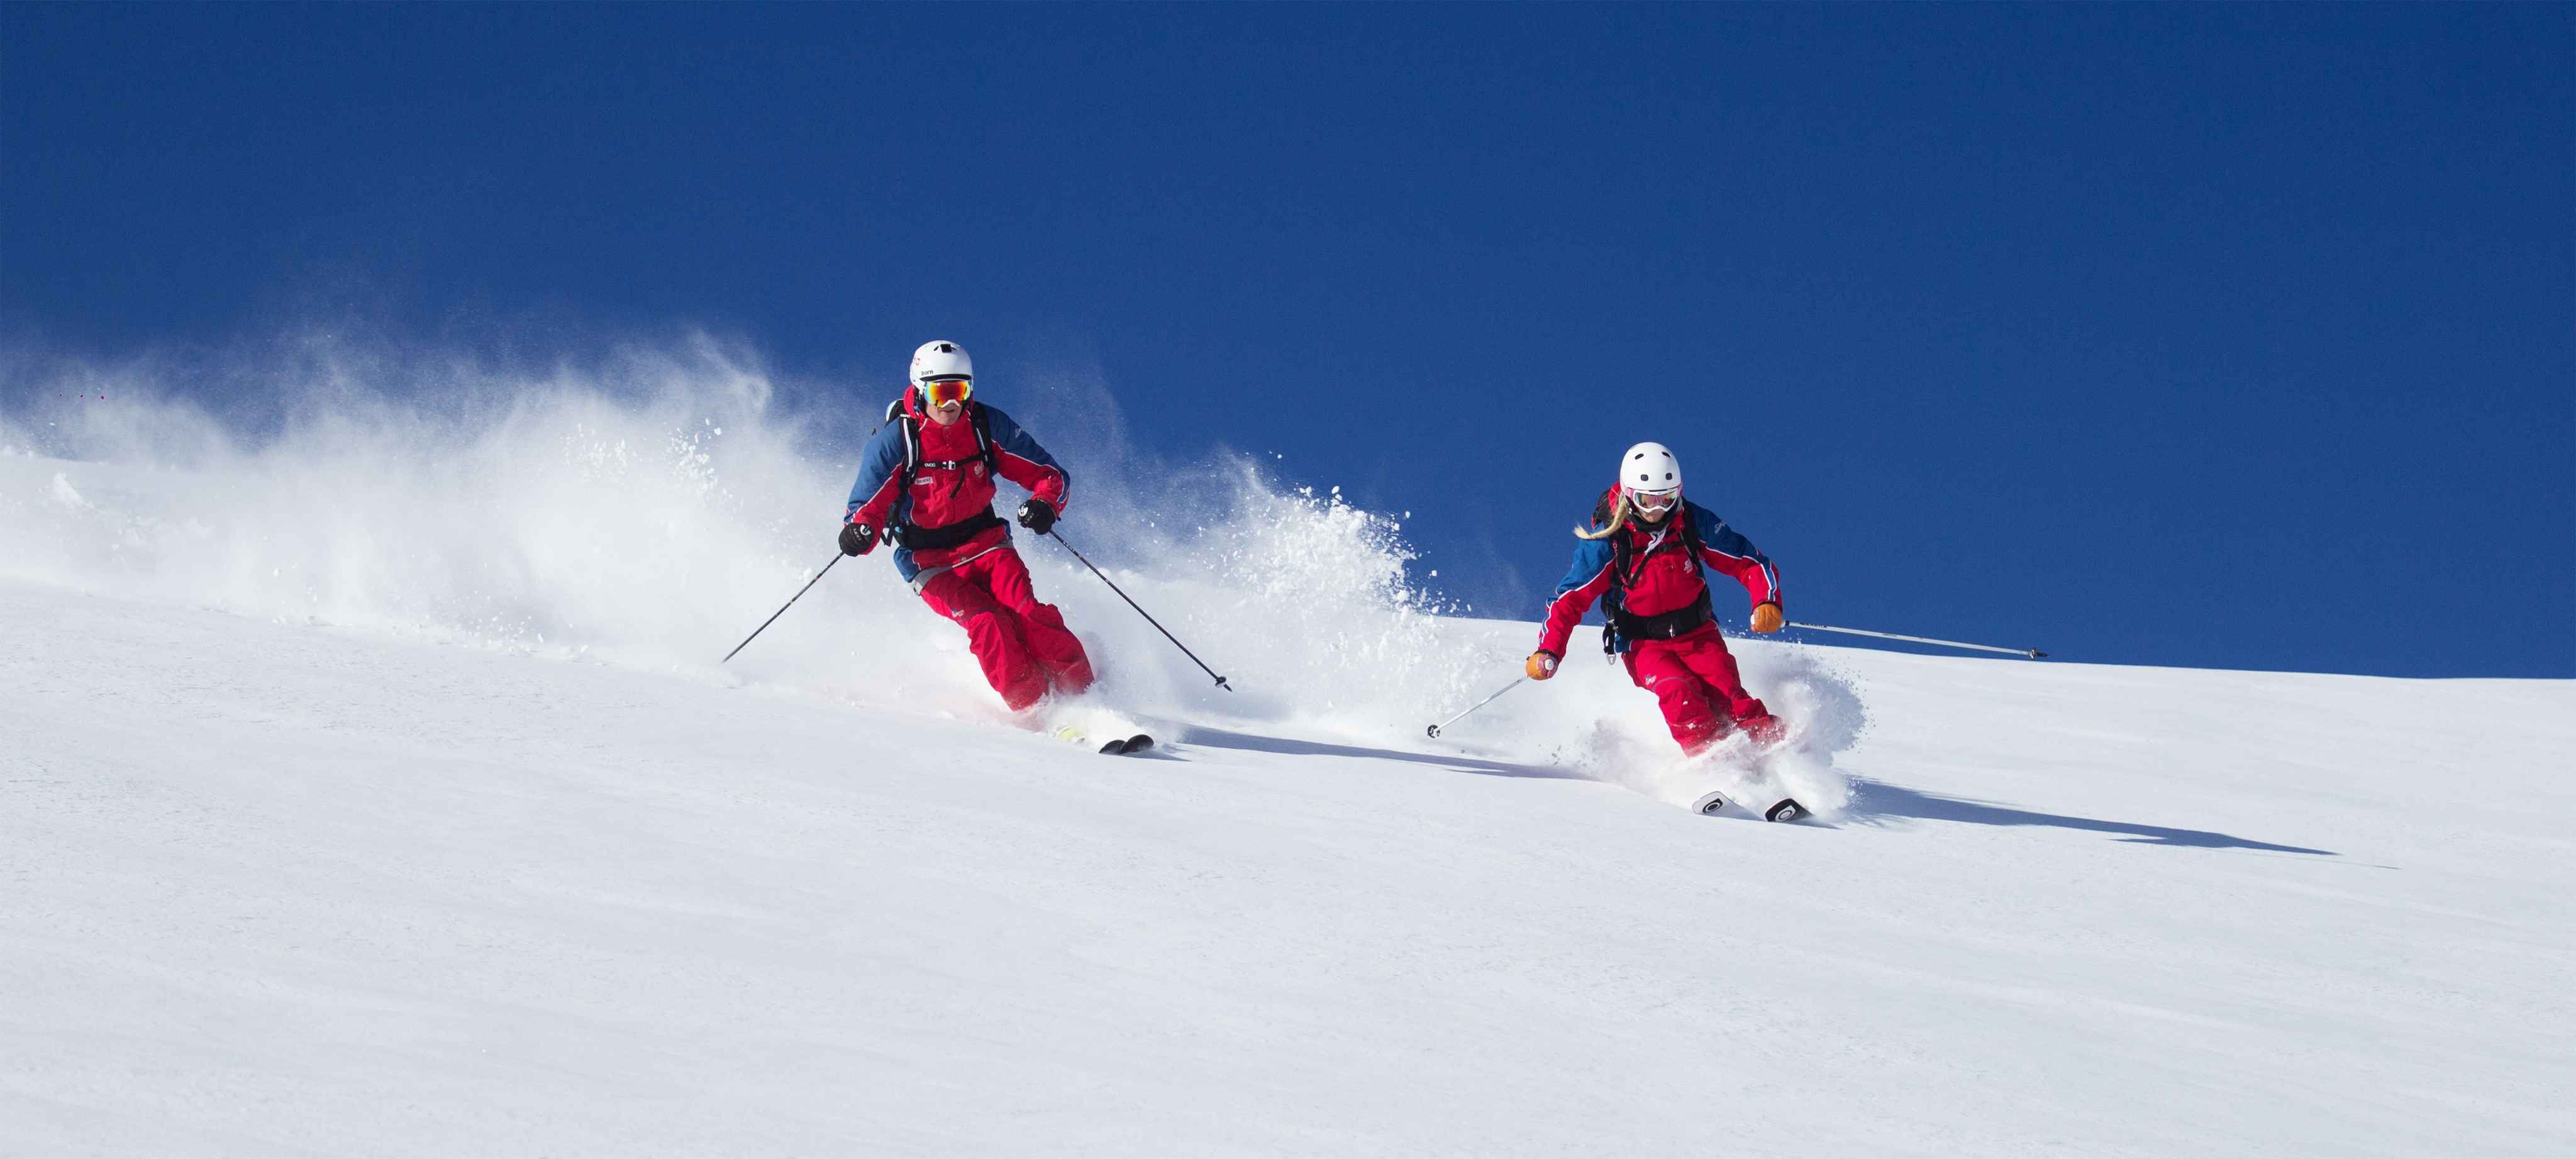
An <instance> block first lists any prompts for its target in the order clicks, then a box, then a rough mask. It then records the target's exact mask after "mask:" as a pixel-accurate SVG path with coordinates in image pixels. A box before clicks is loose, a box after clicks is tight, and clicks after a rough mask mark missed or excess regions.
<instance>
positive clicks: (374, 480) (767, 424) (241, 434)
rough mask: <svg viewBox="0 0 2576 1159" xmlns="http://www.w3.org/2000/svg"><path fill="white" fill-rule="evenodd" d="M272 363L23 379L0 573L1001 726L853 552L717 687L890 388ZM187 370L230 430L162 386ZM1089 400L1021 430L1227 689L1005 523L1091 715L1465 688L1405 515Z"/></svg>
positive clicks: (3, 418) (667, 349)
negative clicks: (1361, 505) (1405, 534)
mask: <svg viewBox="0 0 2576 1159" xmlns="http://www.w3.org/2000/svg"><path fill="white" fill-rule="evenodd" d="M285 349H286V351H287V352H286V353H284V354H281V355H279V356H277V357H276V358H275V359H274V360H272V361H270V362H267V363H265V364H263V365H262V366H261V367H259V368H257V369H254V370H248V371H241V370H234V371H226V372H224V373H223V374H222V375H221V376H220V377H221V378H222V379H223V382H222V385H221V388H220V390H218V391H214V392H206V391H204V390H203V387H202V386H201V384H200V383H201V380H200V378H199V376H198V375H197V374H196V373H194V372H190V373H187V374H182V373H180V372H177V371H174V370H172V369H170V368H168V367H162V366H154V365H151V364H148V363H137V364H133V365H130V366H126V367H119V368H105V367H100V366H96V365H57V366H52V367H46V368H43V369H41V370H31V369H30V368H29V367H28V361H29V360H27V359H25V358H23V357H21V358H16V359H13V360H11V361H10V362H9V363H8V364H7V365H8V370H7V381H6V383H5V395H0V399H5V408H0V452H4V453H5V454H4V455H0V545H5V550H0V575H5V576H8V577H12V578H18V579H25V580H35V581H40V582H45V583H51V584H56V585H63V586H70V587H76V588H82V589H87V590H96V591H101V592H106V593H113V594H117V595H122V596H139V597H146V598H157V599H162V600H168V601H176V602H181V603H187V604H193V605H201V606H211V607H217V608H222V609H226V610H230V611H235V612H239V613H244V614H250V615H258V616H264V617H270V618H276V619H282V620H290V621H295V622H306V623H312V624H316V625H328V626H335V627H350V628H362V629H367V630H372V631H381V632H391V633H397V634H403V635H409V636H414V637H422V638H429V639H434V640H441V641H448V642H455V643H464V644H472V645H477V646H487V647H503V648H513V649H524V650H529V651H533V652H539V653H543V654H548V655H555V656H581V657H584V658H593V659H601V660H607V661H610V662H616V663H621V664H628V665H635V666H642V667H648V668H657V669H664V670H679V671H682V672H685V673H689V674H691V675H693V676H694V677H696V678H702V679H725V680H742V681H747V682H750V683H754V684H759V685H764V686H771V687H783V688H788V689H794V690H800V691H804V692H810V693H820V694H822V695H826V696H834V697H839V698H844V699H849V700H853V701H858V702H864V703H872V704H883V705H897V704H899V705H903V706H907V707H912V708H915V709H917V710H923V711H930V712H935V713H950V714H959V715H998V714H999V708H998V706H997V705H995V704H993V703H991V701H992V698H991V695H990V693H989V691H988V690H986V689H985V688H984V685H983V681H982V678H981V675H980V673H979V671H978V670H977V668H976V667H975V665H974V663H973V659H972V657H971V656H970V655H969V654H967V652H966V650H965V647H964V640H963V637H962V636H961V635H960V634H959V633H957V632H956V631H955V630H954V629H953V628H951V627H949V626H948V625H946V624H945V623H943V622H941V621H940V620H939V619H938V618H937V617H935V616H934V615H933V614H932V613H930V612H929V611H928V610H927V609H925V608H924V607H922V606H921V604H920V603H919V601H918V600H916V599H915V598H914V597H913V596H912V594H911V592H910V591H909V590H908V589H906V588H905V587H904V585H903V584H902V583H901V582H899V581H898V580H897V578H896V577H895V576H894V574H893V569H892V568H891V567H890V566H889V564H888V563H887V562H886V558H885V557H884V556H883V555H877V556H872V557H869V558H865V559H858V560H846V561H841V562H839V563H838V564H837V565H836V566H835V571H834V574H832V575H831V576H829V577H828V578H827V579H826V580H825V581H824V582H823V583H822V584H819V585H817V587H816V588H815V590H814V591H813V592H811V593H810V594H808V595H807V596H806V597H805V598H804V599H802V600H801V601H800V602H799V603H798V604H797V606H796V608H795V610H794V611H793V612H791V613H790V614H789V615H788V616H787V617H784V618H782V619H781V620H780V621H779V623H778V624H777V625H776V626H775V627H773V628H772V629H770V631H768V632H767V633H765V634H764V635H763V636H762V637H761V638H760V640H759V642H758V643H757V644H755V645H754V646H753V647H752V648H751V649H749V650H747V651H746V652H745V653H744V654H743V656H742V657H741V658H739V659H738V660H736V661H735V662H734V663H733V664H732V665H730V666H727V668H725V669H721V670H719V669H718V668H717V667H716V666H715V661H716V659H717V658H718V657H720V656H722V655H724V653H725V651H726V650H727V649H728V648H730V647H732V646H733V644H734V643H735V642H737V641H739V640H740V639H741V638H742V637H743V635H744V634H745V633H748V632H749V631H750V630H751V629H752V628H753V627H754V626H756V625H758V624H759V623H760V621H761V619H762V618H763V617H765V616H767V615H768V614H769V613H770V612H771V611H773V610H775V609H776V608H777V607H778V605H779V604H780V603H781V602H782V601H784V600H785V599H786V598H787V597H788V596H789V595H791V594H793V593H794V592H795V591H796V589H797V587H798V586H799V585H801V584H802V583H803V582H804V580H805V579H806V578H808V577H809V576H810V575H811V574H812V572H813V569H815V568H817V567H820V566H822V565H824V564H825V563H827V562H830V561H833V560H834V559H835V558H836V557H835V555H834V550H833V544H832V533H833V528H834V525H835V523H836V522H837V521H838V519H839V518H840V514H841V511H842V507H843V503H844V499H845V497H846V496H847V494H848V491H849V486H850V480H851V478H852V477H853V476H854V475H855V474H856V471H857V464H858V457H859V450H860V446H861V443H862V442H863V440H864V438H865V436H866V435H867V433H868V432H870V431H872V430H873V429H874V428H875V426H876V419H877V416H878V415H879V414H880V413H881V412H882V407H883V405H884V399H885V396H886V394H887V393H888V392H886V391H885V390H883V389H866V388H859V389H850V388H841V387H829V388H810V389H803V390H797V391H782V390H780V389H779V384H778V383H776V382H774V381H773V378H772V376H771V375H770V373H769V372H768V371H767V370H766V369H764V368H763V366H762V365H761V363H760V362H759V360H758V359H757V358H756V357H754V356H752V355H750V354H749V353H747V352H745V351H743V350H741V349H739V348H736V347H732V346H728V345H726V344H724V343H722V342H718V341H715V340H713V339H708V338H703V337H692V338H687V339H684V340H681V341H677V342H672V343H665V344H660V345H643V346H630V347H625V348H618V349H611V350H607V351H605V352H602V353H599V354H597V355H596V356H594V357H590V358H588V359H586V360H583V361H578V362H571V361H567V362H559V363H555V364H552V365H549V366H546V367H544V368H542V369H538V370H530V369H526V368H523V367H503V366H495V365H493V364H492V363H491V362H489V361H487V360H479V359H476V358H473V357H469V356H465V355H459V354H453V353H447V352H428V353H423V352H418V351H402V350H395V351H390V352H389V351H387V350H384V349H372V350H370V349H354V348H352V347H351V346H350V345H347V344H339V343H332V342H324V341H316V342H308V343H290V344H286V345H285ZM996 377H997V378H999V377H1000V376H996ZM183 381H184V382H186V383H187V384H188V387H189V389H191V390H192V391H196V392H199V393H219V394H221V395H224V396H225V397H226V398H228V399H229V400H230V403H229V405H230V406H231V409H230V410H228V411H224V412H223V413H217V412H216V411H214V410H210V409H209V408H208V407H207V406H206V405H203V404H201V403H199V402H196V401H192V400H191V399H188V398H182V397H180V396H179V395H178V394H177V390H178V388H179V387H180V385H181V383H182V382H183ZM874 385H875V384H871V386H874ZM995 385H996V386H997V387H1001V388H1003V389H999V390H996V391H995V393H996V394H997V395H1004V396H1006V397H1003V398H997V399H996V401H997V402H998V403H1000V404H1001V405H1004V406H1006V407H1008V406H1010V405H1011V403H1012V402H1013V401H1015V400H1012V399H1010V398H1008V397H1007V394H1008V389H1007V387H1008V384H1007V383H1005V382H997V383H996V384H995ZM790 394H793V395H795V396H797V397H798V398H799V399H800V400H801V407H802V409H801V410H800V409H799V406H798V405H790V404H788V403H786V402H783V401H782V398H783V397H784V396H786V395H790ZM817 398H820V399H822V400H823V401H821V402H819V403H818V402H816V401H815V400H816V399H817ZM1082 401H1084V402H1085V403H1086V405H1085V406H1084V407H1083V409H1084V410H1085V411H1086V412H1087V414H1088V415H1089V417H1090V419H1091V420H1092V421H1090V422H1087V423H1085V422H1071V421H1068V422H1066V423H1065V424H1063V426H1064V429H1063V430H1061V431H1059V430H1057V429H1054V428H1051V427H1050V426H1047V425H1045V424H1044V423H1043V422H1038V421H1033V422H1032V426H1033V429H1035V431H1036V433H1037V434H1038V435H1039V437H1040V438H1042V439H1044V440H1046V441H1047V442H1048V443H1049V446H1050V448H1051V449H1052V450H1054V451H1055V452H1056V453H1057V455H1058V456H1059V457H1060V458H1062V459H1064V460H1065V461H1066V462H1067V464H1068V465H1069V466H1070V467H1071V469H1072V470H1073V471H1074V472H1075V474H1076V477H1077V480H1078V486H1079V488H1080V491H1079V493H1078V494H1077V498H1076V503H1075V506H1074V509H1073V511H1072V513H1071V515H1070V517H1069V518H1068V519H1067V520H1066V521H1065V523H1064V525H1063V528H1062V531H1063V534H1064V536H1065V538H1066V540H1067V541H1069V542H1071V543H1073V544H1074V545H1075V546H1077V547H1080V548H1081V549H1083V551H1084V552H1085V554H1086V555H1088V556H1089V557H1090V558H1091V559H1092V561H1093V562H1094V563H1097V564H1099V565H1100V566H1101V567H1102V568H1103V569H1104V570H1105V571H1107V572H1108V573H1109V574H1110V575H1111V576H1112V577H1113V578H1115V579H1116V580H1117V581H1118V582H1119V584H1120V585H1121V586H1122V587H1125V588H1126V589H1127V590H1128V591H1129V593H1130V594H1131V595H1133V596H1134V597H1135V598H1136V599H1137V600H1139V601H1140V602H1142V603H1143V604H1144V605H1145V606H1146V608H1147V609H1148V610H1150V611H1152V612H1153V613H1154V615H1155V616H1156V617H1157V618H1158V619H1160V620H1161V621H1162V622H1163V623H1164V624H1165V625H1166V626H1167V627H1169V628H1170V629H1171V630H1172V631H1173V632H1174V633H1175V634H1177V635H1179V636H1180V637H1181V638H1182V639H1183V640H1184V641H1185V642H1187V643H1188V644H1189V645H1190V646H1191V647H1192V649H1193V650H1195V651H1196V652H1198V654H1199V655H1200V656H1202V657H1204V658H1206V659H1207V660H1208V662H1209V663H1211V664H1212V665H1215V666H1217V668H1218V670H1219V671H1220V672H1223V673H1225V674H1226V675H1229V676H1231V677H1233V679H1234V684H1235V687H1236V688H1237V689H1239V690H1240V692H1239V693H1237V694H1234V695H1231V696H1229V695H1228V694H1226V693H1224V692H1221V691H1217V690H1215V689H1214V687H1213V685H1212V683H1211V682H1210V681H1209V680H1208V679H1207V678H1206V677H1205V676H1203V675H1202V674H1200V673H1199V672H1198V670H1197V669H1196V668H1195V667H1194V666H1192V665H1191V664H1190V663H1189V661H1188V660H1187V659H1186V658H1184V657H1183V656H1181V655H1180V654H1179V652H1177V651H1176V650H1174V649H1173V648H1172V646H1171V645H1170V644H1169V643H1167V642H1165V641H1164V640H1163V639H1162V638H1161V637H1160V636H1159V635H1157V634H1156V633H1155V632H1154V630H1153V629H1152V628H1151V627H1150V626H1149V625H1147V624H1146V623H1145V622H1144V621H1143V620H1142V619H1140V618H1139V617H1138V616H1137V615H1136V613H1135V612H1134V611H1132V610H1130V609H1129V608H1128V607H1127V606H1126V605H1125V604H1123V603H1122V602H1120V601H1119V600H1118V598H1117V596H1116V595H1114V594H1113V593H1111V592H1110V591H1109V590H1108V589H1107V588H1106V587H1105V586H1103V585H1102V584H1101V583H1100V581H1099V580H1098V579H1095V578H1093V577H1092V576H1091V575H1090V574H1089V573H1088V572H1087V571H1085V570H1084V569H1083V568H1082V567H1081V565H1080V564H1078V563H1076V562H1075V561H1074V560H1073V559H1072V557H1071V556H1070V555H1069V554H1068V553H1067V552H1065V551H1064V550H1063V549H1062V548H1060V547H1058V546H1057V545H1055V544H1053V543H1051V542H1047V541H1044V540H1034V541H1033V540H1031V539H1030V537H1028V536H1026V535H1025V534H1022V536H1021V537H1020V538H1021V541H1022V542H1021V544H1020V546H1021V550H1022V553H1023V554H1024V555H1025V556H1026V557H1027V558H1028V560H1029V563H1030V565H1031V567H1032V569H1033V571H1035V572H1036V574H1037V583H1038V588H1039V592H1040V594H1041V597H1042V598H1045V599H1048V600H1050V601H1052V602H1055V603H1057V604H1059V605H1060V606H1062V607H1063V608H1064V610H1065V612H1066V614H1067V616H1068V618H1069V619H1070V621H1071V622H1072V623H1073V625H1074V626H1075V627H1076V629H1077V630H1078V631H1079V632H1081V633H1082V634H1083V635H1084V636H1086V637H1087V638H1089V639H1090V641H1091V643H1092V646H1093V649H1094V651H1095V652H1096V653H1097V654H1098V655H1099V660H1100V667H1101V669H1102V671H1103V673H1104V675H1105V677H1106V682H1105V685H1104V689H1103V694H1104V695H1105V696H1107V697H1108V698H1110V699H1112V700H1113V701H1116V702H1118V703H1119V706H1120V707H1122V708H1124V709H1127V710H1129V711H1131V712H1135V713H1139V714H1145V715H1153V714H1191V715H1198V714H1201V713H1203V712H1222V713H1225V714H1227V715H1228V716H1229V717H1231V718H1234V719H1241V720H1265V719H1277V718H1286V717H1293V716H1299V715H1305V714H1315V715H1330V716H1335V717H1341V718H1345V722H1346V723H1347V721H1348V719H1350V718H1357V719H1361V720H1367V719H1381V720H1385V721H1390V722H1399V723H1400V722H1404V721H1410V720H1412V719H1413V718H1415V717H1417V716H1419V715H1420V714H1421V713H1422V712H1424V711H1428V709H1429V707H1430V706H1434V705H1437V704H1438V703H1441V702H1443V701H1445V700H1446V699H1448V698H1450V697H1451V696H1452V695H1453V694H1454V692H1455V690H1456V688H1457V687H1459V686H1460V685H1459V682H1460V681H1461V680H1462V679H1463V676H1464V674H1465V672H1466V670H1467V668H1466V665H1464V664H1463V663H1461V662H1457V661H1454V660H1451V659H1450V658H1447V657H1444V656H1442V655H1441V654H1440V652H1439V650H1438V649H1436V648H1434V647H1432V646H1431V644H1430V636H1429V634H1428V632H1429V628H1430V617H1431V616H1432V614H1433V613H1434V611H1435V610H1436V604H1437V601H1436V600H1435V599H1434V598H1433V597H1432V596H1430V595H1428V594H1425V593H1424V592H1422V591H1420V590H1418V589H1417V588H1416V587H1415V586H1414V585H1413V584H1412V583H1411V581H1410V580H1409V579H1408V577H1407V574H1406V565H1407V563H1408V562H1409V561H1410V560H1411V559H1412V553H1411V552H1410V550H1409V549H1407V548H1406V547H1405V546H1404V544H1403V541H1402V539H1401V538H1400V534H1399V530H1400V529H1399V523H1398V521H1397V520H1394V519H1390V518H1386V517H1383V516H1379V515H1375V514H1371V513H1368V512H1363V511H1360V510H1358V509H1356V508H1353V507H1351V506H1350V505H1348V504H1346V503H1344V502H1342V501H1341V500H1340V498H1339V496H1338V495H1337V494H1335V493H1333V492H1331V491H1329V490H1327V491H1325V492H1324V493H1321V494H1318V493H1315V492H1313V491H1311V490H1300V489H1295V488H1290V487H1287V486H1284V485H1282V484H1280V483H1279V482H1277V481H1276V480H1274V479H1272V478H1270V477H1268V476H1267V475H1265V474H1264V473H1263V472H1262V471H1261V470H1259V469H1257V468H1256V467H1254V466H1253V465H1252V463H1251V461H1250V460H1249V459H1248V458H1246V457H1244V456H1241V455H1236V454H1232V453H1219V454H1218V455H1216V456H1215V457H1214V458H1212V459H1211V460H1209V461H1206V462H1202V463H1198V464H1191V465H1187V466H1186V467H1173V466H1169V465H1165V464H1162V463H1160V462H1158V461H1156V460H1154V459H1153V458H1152V457H1151V456H1148V455H1144V454H1141V453H1139V452H1137V451H1136V450H1135V449H1133V448H1132V447H1130V446H1127V445H1126V444H1125V441H1124V439H1123V434H1122V432H1121V430H1120V427H1119V424H1118V421H1117V416H1116V413H1115V409H1114V405H1112V404H1110V403H1109V402H1108V400H1107V398H1106V396H1105V392H1095V397H1092V398H1089V399H1087V400H1082ZM1032 402H1033V403H1035V404H1036V405H1035V406H1034V407H1033V409H1034V411H1035V412H1036V413H1037V414H1039V415H1043V414H1044V413H1045V412H1046V411H1047V410H1048V409H1049V408H1048V406H1047V405H1046V404H1045V403H1044V402H1043V401H1040V400H1032ZM1055 409H1059V410H1060V409H1063V408H1062V407H1061V406H1057V407H1056V408H1055ZM1023 413H1024V414H1026V413H1029V412H1023ZM853 416H857V417H856V418H855V419H854V418H853ZM1017 499H1018V496H1017V495H1016V494H1011V495H1007V496H1005V498H1004V501H1003V502H1004V505H1005V506H1004V510H1006V511H1007V510H1008V509H1009V506H1008V505H1009V504H1013V503H1016V502H1017ZM1416 727H1417V728H1418V726H1416Z"/></svg>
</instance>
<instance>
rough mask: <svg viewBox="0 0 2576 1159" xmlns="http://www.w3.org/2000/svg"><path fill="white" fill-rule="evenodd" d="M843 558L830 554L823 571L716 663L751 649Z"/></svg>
mask: <svg viewBox="0 0 2576 1159" xmlns="http://www.w3.org/2000/svg"><path fill="white" fill-rule="evenodd" d="M843 558H844V557H843V556H842V555H841V553H839V552H834V553H832V559H831V561H830V562H829V563H825V564H824V565H823V571H818V572H815V573H814V578H812V579H809V580H807V581H805V586H804V587H801V588H798V589H796V594H795V595H792V596H789V597H787V602H786V603H783V604H780V605H778V610H777V611H774V612H771V613H769V618H768V619H766V620H762V621H761V622H760V626H759V627H757V628H753V629H752V630H751V634H750V635H748V636H745V637H743V638H742V643H739V644H736V645H734V646H733V651H731V652H727V653H725V658H724V659H723V660H718V661H716V663H718V664H723V663H726V662H727V661H730V660H732V659H733V658H734V657H735V656H737V655H740V654H741V653H742V650H743V649H745V648H748V647H751V642H752V641H754V640H757V639H759V638H760V634H761V633H762V632H766V631H768V630H769V626H770V625H771V624H775V623H777V622H778V617H780V616H784V615H786V614H787V609H789V608H792V607H795V606H796V601H798V600H801V599H804V598H805V593H807V592H810V591H813V590H814V585H815V584H819V583H821V582H823V572H825V571H830V570H832V564H835V563H839V562H841V560H842V559H843Z"/></svg>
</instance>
